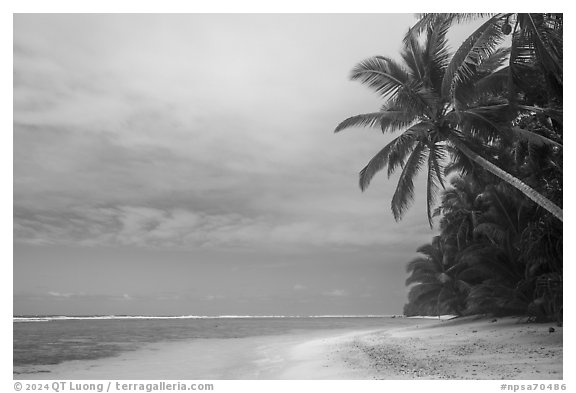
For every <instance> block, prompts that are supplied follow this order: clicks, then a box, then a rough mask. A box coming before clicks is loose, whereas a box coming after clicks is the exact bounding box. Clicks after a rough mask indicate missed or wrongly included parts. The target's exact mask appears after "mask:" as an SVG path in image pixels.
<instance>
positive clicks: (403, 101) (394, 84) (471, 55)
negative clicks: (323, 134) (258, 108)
mask: <svg viewBox="0 0 576 393" xmlns="http://www.w3.org/2000/svg"><path fill="white" fill-rule="evenodd" d="M452 20H453V18H451V17H441V16H436V17H435V18H434V20H432V21H431V23H428V24H427V25H426V36H425V39H424V40H423V42H420V41H419V40H418V37H416V36H415V35H414V34H411V33H410V32H409V34H408V35H407V37H406V40H405V42H404V48H403V51H402V53H401V57H402V60H403V64H401V63H399V62H397V61H395V60H393V59H391V58H387V57H383V56H376V57H372V58H369V59H367V60H364V61H362V62H361V63H359V64H358V65H357V66H356V67H355V68H354V69H353V71H352V75H351V78H352V79H353V80H359V81H360V82H362V83H364V84H367V85H368V86H369V87H371V88H372V89H374V90H375V91H376V92H377V93H378V94H379V95H380V96H382V97H383V98H385V99H386V100H387V101H386V103H385V104H384V105H383V107H382V108H381V109H380V111H379V112H373V113H366V114H361V115H356V116H352V117H350V118H348V119H346V120H344V121H343V122H341V123H340V124H339V125H338V126H337V127H336V129H335V132H339V131H342V130H344V129H346V128H349V127H354V126H370V127H375V126H379V127H380V129H381V130H382V132H383V133H386V132H396V131H402V132H401V134H400V135H399V136H398V137H396V138H395V139H393V140H392V141H391V142H390V143H389V144H388V145H386V146H385V147H384V148H383V149H381V150H380V151H379V152H378V153H377V154H376V155H375V156H374V157H373V158H372V159H371V160H370V162H369V163H368V165H366V167H364V168H363V169H362V170H361V171H360V188H361V189H362V190H365V189H366V188H367V187H368V185H369V184H370V181H371V180H372V178H373V176H374V175H375V174H376V173H377V172H379V171H381V170H383V169H385V168H386V167H387V168H388V169H387V172H388V176H390V175H391V174H393V173H394V172H395V171H396V170H398V169H399V168H402V171H401V173H400V177H399V180H398V184H397V187H396V190H395V193H394V195H393V197H392V203H391V205H392V212H393V214H394V218H395V219H396V220H397V221H398V220H400V219H401V218H402V216H403V214H404V213H405V212H406V210H407V209H408V208H409V206H410V204H411V203H412V201H413V198H414V178H415V176H416V174H417V173H418V172H419V171H420V170H422V169H423V167H424V166H425V165H427V167H428V168H427V198H426V200H427V212H428V220H429V222H430V226H432V212H433V206H434V203H435V199H436V195H437V193H438V191H439V189H440V187H442V188H444V173H443V167H444V166H445V165H446V163H447V161H448V159H449V158H450V159H451V160H452V163H460V165H461V166H468V167H471V166H473V165H474V164H476V165H480V166H481V167H483V168H484V169H486V170H488V171H490V172H491V173H493V174H494V175H496V176H498V177H499V178H501V179H503V180H504V181H506V182H508V183H509V184H511V185H513V186H514V187H516V188H517V189H519V190H520V191H522V192H523V193H524V194H525V195H526V196H527V197H529V198H530V199H532V200H533V201H534V202H536V203H537V204H538V205H540V206H542V207H543V208H545V209H546V210H548V211H549V212H550V213H552V214H553V215H554V216H556V217H557V218H558V219H560V220H562V209H561V208H560V207H558V206H557V205H555V204H554V203H553V202H552V201H550V200H549V199H548V198H546V197H545V196H543V195H541V194H539V193H538V192H536V191H535V190H534V189H533V188H531V187H529V186H528V185H526V184H525V183H523V182H522V181H521V180H519V179H517V178H516V177H514V176H512V175H510V174H509V173H507V172H506V171H504V170H502V169H501V168H499V167H498V166H497V165H495V164H494V163H492V162H491V161H489V160H487V159H486V158H484V157H483V156H482V155H480V154H479V153H478V151H482V150H484V149H487V148H490V145H491V144H492V143H493V142H494V141H495V140H497V139H499V138H509V137H510V132H512V131H513V132H516V133H517V135H519V136H521V137H523V138H526V139H527V138H532V139H538V140H539V141H541V142H542V143H550V141H549V140H548V139H547V138H540V137H539V136H538V135H537V134H533V133H530V132H529V131H526V130H519V129H518V130H516V129H513V128H512V127H510V124H511V121H512V120H513V119H514V118H515V117H517V115H518V113H520V112H528V111H530V110H532V109H531V108H527V107H524V106H516V107H515V108H514V111H511V110H510V105H509V104H508V102H507V101H506V100H505V99H503V98H502V96H501V95H502V92H503V91H505V89H506V86H507V79H506V78H504V77H503V76H502V75H501V74H499V73H498V72H496V71H497V70H498V69H499V68H501V67H502V66H503V64H504V62H505V60H506V59H507V58H508V57H509V51H508V50H506V49H502V48H500V47H499V45H500V43H501V42H502V39H503V33H502V26H503V25H504V21H503V20H501V19H494V18H492V19H490V20H489V21H488V22H486V23H484V24H483V25H482V26H481V27H480V28H478V29H477V30H476V32H475V33H473V34H472V35H471V36H470V37H469V38H468V39H467V40H466V41H465V42H464V43H463V44H462V46H461V47H460V48H459V49H458V50H457V51H456V53H455V54H454V55H453V56H450V54H449V52H448V50H447V41H446V33H447V31H448V28H449V27H450V25H451V23H452Z"/></svg>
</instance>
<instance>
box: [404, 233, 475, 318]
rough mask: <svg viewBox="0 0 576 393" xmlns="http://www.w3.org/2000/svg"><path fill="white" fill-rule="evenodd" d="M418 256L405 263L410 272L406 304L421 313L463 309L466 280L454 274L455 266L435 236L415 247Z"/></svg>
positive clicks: (458, 312)
mask: <svg viewBox="0 0 576 393" xmlns="http://www.w3.org/2000/svg"><path fill="white" fill-rule="evenodd" d="M418 252H419V253H420V254H421V256H420V257H418V258H416V259H414V260H412V261H411V262H410V263H408V265H407V267H406V270H407V272H408V273H409V274H410V275H409V277H408V278H407V279H406V285H412V284H415V285H414V286H412V288H410V292H409V294H408V300H409V303H408V305H407V307H406V308H408V309H410V308H411V309H413V310H418V311H420V312H421V313H424V314H428V315H430V314H436V315H441V314H445V313H449V314H457V315H461V313H462V311H463V310H464V300H465V295H464V293H463V291H465V290H466V289H467V284H466V283H465V282H463V281H461V280H459V279H458V278H457V277H456V276H455V272H456V270H455V266H454V265H452V264H451V261H449V260H447V259H446V258H445V257H444V256H445V255H444V246H443V244H442V240H441V238H440V237H439V236H437V237H435V238H434V239H433V241H432V243H431V244H426V245H424V246H421V247H420V248H418Z"/></svg>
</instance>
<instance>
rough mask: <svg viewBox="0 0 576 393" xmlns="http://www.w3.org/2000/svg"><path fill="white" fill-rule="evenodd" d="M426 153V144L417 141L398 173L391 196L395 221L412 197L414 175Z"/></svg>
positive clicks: (400, 216)
mask: <svg viewBox="0 0 576 393" xmlns="http://www.w3.org/2000/svg"><path fill="white" fill-rule="evenodd" d="M427 153H428V148H427V146H426V145H425V144H424V143H423V142H418V144H417V145H416V147H415V148H414V150H413V151H412V154H411V155H410V158H408V161H407V162H406V165H405V166H404V169H403V170H402V173H401V174H400V178H399V179H398V185H397V187H396V191H395V192H394V195H393V196H392V213H393V214H394V218H395V219H396V221H399V220H400V219H401V218H402V216H403V215H404V213H405V212H406V210H407V209H408V207H409V206H410V204H411V203H412V201H413V199H414V177H415V176H416V174H417V173H418V170H419V169H420V168H421V167H422V164H423V163H424V162H425V159H426V155H427Z"/></svg>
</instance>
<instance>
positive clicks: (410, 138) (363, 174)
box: [359, 125, 420, 191]
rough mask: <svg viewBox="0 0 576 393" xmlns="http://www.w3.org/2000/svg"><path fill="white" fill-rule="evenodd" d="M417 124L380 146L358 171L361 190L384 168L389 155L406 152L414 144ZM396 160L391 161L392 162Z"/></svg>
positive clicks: (417, 129) (388, 160)
mask: <svg viewBox="0 0 576 393" xmlns="http://www.w3.org/2000/svg"><path fill="white" fill-rule="evenodd" d="M419 130H420V128H418V125H415V126H413V127H411V128H409V129H408V130H406V131H404V132H403V133H402V134H401V135H400V136H398V137H396V138H394V139H393V140H392V141H391V142H390V143H388V144H387V145H386V146H384V148H382V149H381V150H380V151H379V152H378V153H377V154H376V155H375V156H374V157H373V158H372V159H371V160H370V162H369V163H368V165H366V166H365V167H364V168H363V169H362V170H361V171H360V179H359V183H360V189H361V190H362V191H364V190H366V188H368V186H369V185H370V181H371V180H372V178H373V177H374V175H375V174H376V173H378V172H379V171H381V170H382V169H384V168H385V167H386V166H387V165H389V162H390V155H391V154H392V153H394V154H395V157H396V155H398V154H399V152H405V154H408V152H409V150H410V149H411V148H412V146H413V145H414V143H415V141H416V138H417V137H418V133H417V132H418V131H419ZM395 162H396V161H393V164H394V163H395Z"/></svg>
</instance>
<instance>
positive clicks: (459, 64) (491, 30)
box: [442, 16, 503, 97]
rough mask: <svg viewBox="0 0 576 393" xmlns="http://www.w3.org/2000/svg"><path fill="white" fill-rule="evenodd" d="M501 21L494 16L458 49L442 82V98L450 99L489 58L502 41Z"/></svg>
mask: <svg viewBox="0 0 576 393" xmlns="http://www.w3.org/2000/svg"><path fill="white" fill-rule="evenodd" d="M501 25H502V20H501V18H500V17H499V16H495V17H493V18H491V19H489V20H488V21H487V22H485V23H484V24H483V25H482V26H480V27H479V28H478V29H477V30H476V31H475V32H474V33H472V35H470V37H468V38H467V39H466V40H465V41H464V43H462V45H461V46H460V47H459V48H458V50H457V51H456V53H455V54H454V56H452V59H451V60H450V64H449V65H448V67H447V69H446V73H445V74H444V78H443V80H442V96H443V97H451V96H452V95H453V94H454V90H455V88H456V86H458V85H459V84H461V83H463V82H465V81H466V80H468V79H470V78H472V76H473V75H474V73H475V72H476V70H477V69H478V67H479V66H480V65H481V64H482V62H483V60H485V59H487V58H489V57H490V56H491V55H492V54H493V53H494V51H495V50H496V49H497V47H498V45H499V44H500V42H501V41H502V39H503V33H502V30H501Z"/></svg>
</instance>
